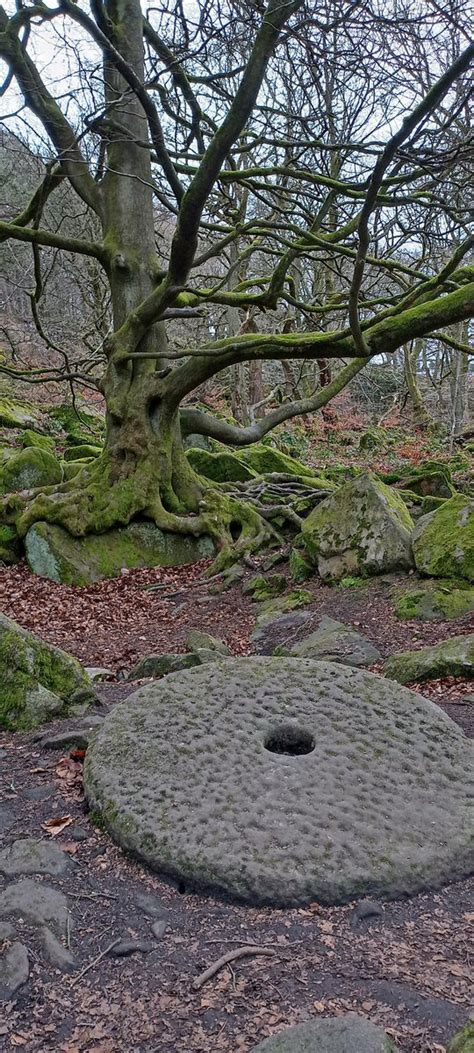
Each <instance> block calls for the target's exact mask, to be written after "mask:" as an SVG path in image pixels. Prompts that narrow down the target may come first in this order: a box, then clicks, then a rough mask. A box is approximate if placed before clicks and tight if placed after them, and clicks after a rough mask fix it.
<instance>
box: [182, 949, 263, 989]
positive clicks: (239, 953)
mask: <svg viewBox="0 0 474 1053" xmlns="http://www.w3.org/2000/svg"><path fill="white" fill-rule="evenodd" d="M275 953H276V951H274V950H272V948H271V947H253V946H249V947H236V949H235V950H234V951H227V953H226V954H223V955H222V957H221V958H218V959H217V961H215V962H213V963H212V965H210V966H209V967H208V968H207V969H205V970H204V972H203V973H201V974H200V975H199V976H197V977H196V979H195V980H193V983H192V988H193V991H199V990H200V988H201V987H203V986H204V984H205V983H207V981H208V980H211V979H212V977H213V976H215V975H216V973H218V972H219V970H220V969H223V968H224V966H225V965H229V963H230V962H235V961H236V960H237V958H248V957H250V956H251V955H257V954H264V955H267V956H270V955H273V954H275Z"/></svg>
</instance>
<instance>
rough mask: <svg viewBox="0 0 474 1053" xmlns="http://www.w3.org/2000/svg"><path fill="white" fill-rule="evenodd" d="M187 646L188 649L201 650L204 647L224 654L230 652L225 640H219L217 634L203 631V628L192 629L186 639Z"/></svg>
mask: <svg viewBox="0 0 474 1053" xmlns="http://www.w3.org/2000/svg"><path fill="white" fill-rule="evenodd" d="M185 646H186V650H187V651H200V650H202V649H203V648H204V649H205V650H207V651H215V652H216V653H217V654H221V655H222V656H226V655H229V654H230V651H229V648H228V647H227V644H225V643H224V641H223V640H219V639H218V637H217V636H212V635H211V633H205V632H203V631H202V629H190V630H189V632H188V635H187V637H186V640H185Z"/></svg>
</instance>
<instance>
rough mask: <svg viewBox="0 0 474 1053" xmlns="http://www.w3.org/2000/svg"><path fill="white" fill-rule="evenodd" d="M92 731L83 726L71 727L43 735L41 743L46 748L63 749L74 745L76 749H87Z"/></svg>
mask: <svg viewBox="0 0 474 1053" xmlns="http://www.w3.org/2000/svg"><path fill="white" fill-rule="evenodd" d="M91 733H92V732H88V731H86V730H84V729H83V728H75V729H74V730H73V729H72V728H71V729H70V730H69V731H68V730H67V729H66V730H65V731H59V732H57V734H56V735H43V737H42V739H41V745H42V747H43V749H44V750H63V749H69V748H71V747H72V746H74V747H75V748H76V749H83V750H85V749H87V747H88V745H89V738H90V735H91Z"/></svg>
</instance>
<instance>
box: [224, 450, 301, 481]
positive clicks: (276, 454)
mask: <svg viewBox="0 0 474 1053" xmlns="http://www.w3.org/2000/svg"><path fill="white" fill-rule="evenodd" d="M238 456H239V459H241V460H242V461H244V462H245V464H247V465H248V466H249V468H252V469H253V471H254V472H255V473H256V475H268V474H270V473H275V472H277V473H278V474H280V475H295V476H299V475H302V476H308V477H312V476H314V475H315V473H314V471H313V470H312V468H308V466H307V465H306V464H302V463H301V461H297V460H296V459H295V458H294V457H290V456H289V455H288V454H287V453H281V451H280V450H274V449H273V447H272V446H264V445H263V444H257V445H255V446H249V447H245V448H244V449H243V450H240V451H239V455H238Z"/></svg>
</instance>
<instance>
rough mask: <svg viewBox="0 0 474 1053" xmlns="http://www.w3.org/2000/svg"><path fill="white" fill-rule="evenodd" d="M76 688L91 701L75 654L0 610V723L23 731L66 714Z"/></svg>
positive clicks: (75, 699) (74, 701) (88, 684)
mask: <svg viewBox="0 0 474 1053" xmlns="http://www.w3.org/2000/svg"><path fill="white" fill-rule="evenodd" d="M78 693H80V694H81V696H82V697H81V699H80V700H81V702H83V703H84V704H85V705H86V706H87V704H88V703H90V702H93V701H95V698H96V696H95V692H94V689H93V687H92V684H91V681H90V680H89V677H88V676H87V675H86V673H85V672H84V670H83V668H82V666H81V665H80V664H79V662H78V661H77V659H76V658H73V657H72V655H69V654H66V652H65V651H61V650H60V649H59V648H58V647H52V646H51V644H47V643H45V642H44V640H40V639H39V638H38V637H37V636H35V635H34V634H33V633H30V632H28V631H27V630H26V629H23V628H22V627H21V625H17V624H16V622H13V621H11V620H10V618H6V617H5V615H4V614H0V712H1V714H2V715H1V726H3V727H5V728H8V729H10V730H12V731H15V730H17V729H21V730H26V729H30V728H36V727H39V726H40V725H41V724H44V723H46V722H47V721H49V720H53V719H55V718H56V717H58V716H67V715H68V714H69V712H70V709H71V707H73V706H74V705H75V704H77V702H78Z"/></svg>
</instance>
